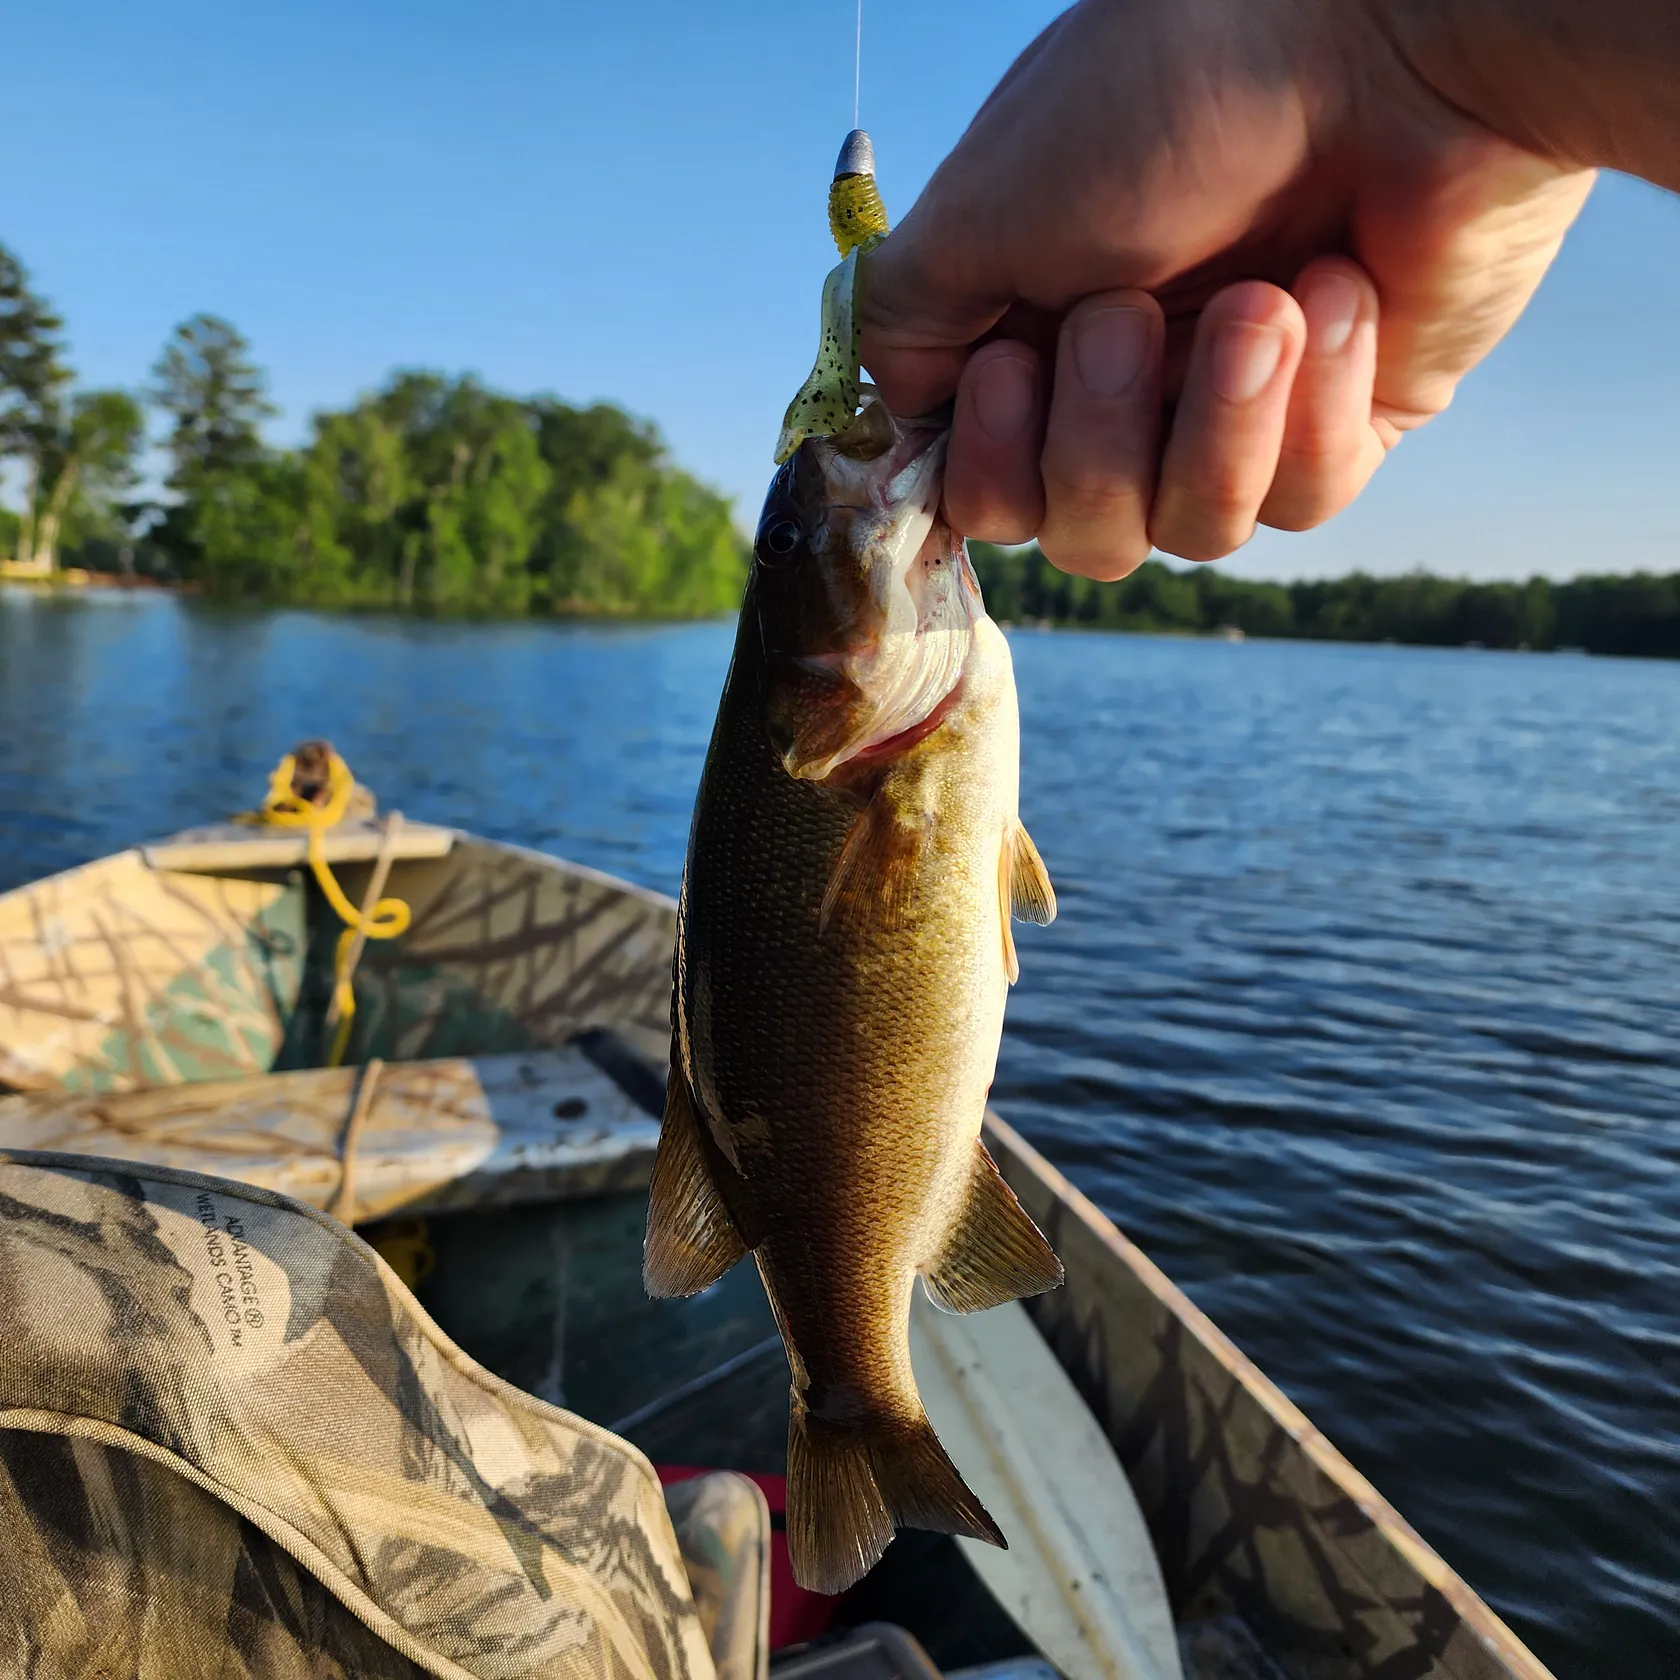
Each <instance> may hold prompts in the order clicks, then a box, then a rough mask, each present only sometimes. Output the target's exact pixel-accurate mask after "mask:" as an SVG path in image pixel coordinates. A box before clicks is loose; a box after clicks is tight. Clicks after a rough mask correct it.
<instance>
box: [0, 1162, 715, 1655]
mask: <svg viewBox="0 0 1680 1680" xmlns="http://www.w3.org/2000/svg"><path fill="white" fill-rule="evenodd" d="M21 1433H28V1434H35V1435H39V1436H44V1437H48V1438H51V1439H49V1441H47V1442H42V1443H39V1444H35V1443H29V1442H22V1443H20V1441H19V1439H18V1436H19V1434H21ZM0 1442H3V1443H4V1451H3V1453H0V1470H3V1472H4V1474H3V1475H0V1557H3V1558H4V1559H5V1563H4V1565H3V1566H0V1583H3V1587H0V1595H3V1596H0V1667H3V1668H4V1669H5V1671H6V1672H8V1673H17V1674H20V1675H27V1676H30V1677H32V1680H59V1677H60V1676H68V1675H83V1674H86V1675H88V1676H90V1677H91V1676H92V1675H95V1674H100V1675H112V1676H114V1675H117V1674H121V1675H124V1676H127V1675H131V1674H137V1673H138V1674H141V1675H147V1676H156V1677H157V1680H163V1677H165V1676H168V1677H169V1680H174V1677H175V1676H196V1675H199V1674H203V1675H205V1676H207V1677H208V1676H211V1675H214V1676H216V1677H217V1680H237V1677H241V1676H246V1675H249V1676H252V1677H256V1676H262V1677H263V1680H268V1677H269V1676H286V1677H287V1680H290V1677H291V1676H293V1675H298V1676H302V1675H311V1676H314V1675H336V1674H339V1673H356V1674H372V1675H376V1676H380V1677H383V1676H385V1675H393V1676H395V1675H405V1676H406V1675H408V1674H410V1673H415V1672H418V1673H424V1674H434V1675H442V1676H450V1677H452V1680H466V1677H474V1680H527V1677H529V1680H538V1677H542V1680H549V1677H553V1680H712V1676H713V1665H712V1661H711V1657H710V1654H709V1652H708V1650H707V1647H706V1642H705V1637H704V1631H703V1628H702V1625H701V1622H700V1618H699V1616H698V1614H697V1613H696V1610H695V1607H694V1602H693V1599H692V1596H691V1594H690V1589H689V1585H688V1580H687V1576H686V1573H685V1570H684V1566H683V1561H682V1557H681V1555H680V1552H679V1549H678V1545H677V1540H676V1536H675V1534H674V1532H673V1530H672V1526H671V1521H670V1518H669V1516H668V1515H667V1513H666V1508H665V1503H664V1499H663V1496H662V1494H661V1490H660V1487H659V1483H658V1480H657V1478H656V1477H655V1475H654V1473H653V1470H652V1467H651V1466H650V1465H649V1464H648V1463H647V1461H646V1459H644V1458H643V1457H642V1456H641V1454H640V1453H638V1452H637V1451H636V1450H635V1449H634V1448H633V1447H631V1446H629V1445H628V1444H627V1443H625V1442H623V1441H621V1440H619V1439H618V1438H617V1437H615V1436H613V1435H610V1434H608V1433H607V1432H606V1431H605V1430H603V1429H599V1428H597V1427H596V1426H594V1425H593V1424H590V1423H587V1422H585V1421H584V1420H583V1419H581V1418H577V1417H573V1416H571V1415H569V1414H567V1413H565V1412H561V1411H559V1410H557V1409H556V1408H554V1407H552V1406H548V1405H544V1404H543V1403H542V1402H540V1401H537V1400H534V1399H531V1398H530V1397H528V1396H526V1395H524V1394H521V1393H520V1392H519V1391H518V1390H517V1389H514V1388H512V1387H510V1386H509V1385H508V1384H506V1383H503V1382H501V1381H500V1380H499V1379H497V1378H496V1377H493V1376H491V1375H490V1374H489V1373H488V1372H486V1371H484V1370H483V1369H482V1368H480V1367H479V1366H477V1365H476V1364H474V1363H473V1362H472V1361H471V1360H469V1359H468V1358H467V1357H466V1356H465V1355H464V1354H462V1353H461V1351H460V1350H459V1349H458V1348H456V1347H455V1346H454V1345H453V1344H452V1343H450V1342H449V1341H448V1340H447V1339H446V1338H445V1337H444V1336H443V1335H442V1333H441V1332H440V1331H439V1330H438V1329H437V1327H436V1326H435V1325H434V1324H433V1323H432V1322H431V1321H430V1319H429V1318H427V1317H426V1315H425V1313H424V1312H423V1311H422V1310H421V1309H420V1308H419V1306H418V1305H417V1304H416V1303H415V1302H414V1300H413V1298H412V1297H411V1296H409V1295H408V1293H407V1291H406V1290H405V1289H404V1288H403V1287H402V1285H401V1284H400V1283H399V1282H398V1281H397V1279H396V1278H395V1276H394V1275H393V1274H392V1273H391V1272H390V1271H389V1269H388V1268H387V1267H385V1265H384V1264H383V1262H381V1261H380V1260H379V1258H378V1256H377V1255H375V1254H374V1252H373V1251H372V1250H371V1249H370V1248H368V1247H367V1246H366V1245H365V1244H364V1243H362V1242H361V1241H360V1240H358V1239H357V1238H356V1237H354V1236H353V1235H352V1234H351V1233H350V1232H348V1231H347V1230H345V1229H344V1227H343V1226H341V1225H339V1224H337V1223H336V1222H335V1221H333V1220H331V1219H329V1218H327V1217H326V1216H325V1215H323V1214H320V1213H318V1212H316V1211H315V1210H314V1209H311V1208H307V1207H304V1206H302V1205H301V1204H299V1203H296V1202H291V1201H288V1200H286V1199H285V1198H283V1197H280V1196H277V1195H274V1194H273V1193H271V1192H268V1191H264V1190H259V1189H255V1188H252V1187H249V1186H244V1185H237V1184H232V1183H228V1182H226V1181H224V1180H219V1179H211V1178H205V1177H202V1176H200V1175H197V1174H193V1173H185V1172H175V1171H171V1170H168V1169H165V1168H161V1167H142V1166H135V1165H133V1164H130V1163H122V1162H113V1161H98V1160H92V1159H89V1158H87V1157H84V1156H71V1155H51V1154H34V1153H24V1152H17V1151H0ZM51 1484H56V1486H54V1485H51ZM183 1484H186V1485H183ZM199 1495H202V1497H197V1496H199ZM234 1519H237V1521H235V1520H234ZM259 1535H260V1536H261V1537H262V1539H260V1540H259V1538H258V1536H259ZM265 1542H267V1543H265ZM288 1560H295V1565H300V1566H301V1568H298V1567H294V1563H293V1561H288ZM306 1575H307V1576H308V1577H310V1578H312V1580H313V1582H316V1583H319V1584H320V1586H322V1587H324V1588H325V1589H326V1591H327V1593H329V1594H330V1596H331V1598H332V1599H333V1600H334V1601H335V1603H336V1604H337V1605H338V1606H339V1607H341V1608H342V1609H343V1610H347V1611H349V1612H350V1613H351V1616H353V1617H354V1618H355V1620H357V1621H359V1622H360V1623H362V1624H363V1625H364V1627H365V1629H366V1630H368V1631H369V1632H371V1634H372V1635H374V1636H377V1637H376V1638H375V1639H374V1640H372V1641H369V1640H368V1639H367V1638H366V1637H365V1634H363V1633H359V1632H357V1631H356V1630H355V1629H354V1628H352V1627H351V1626H350V1624H349V1619H348V1618H346V1617H344V1616H342V1615H340V1614H339V1613H338V1611H336V1610H334V1609H332V1608H331V1607H329V1606H328V1605H327V1603H326V1600H325V1598H324V1597H322V1595H321V1594H320V1593H319V1592H318V1591H317V1590H316V1588H315V1587H314V1586H313V1585H311V1584H309V1583H308V1582H306V1580H305V1576H306ZM124 1618H126V1619H127V1620H128V1621H129V1623H130V1624H136V1623H144V1624H146V1625H145V1626H135V1625H131V1626H130V1628H129V1630H128V1631H127V1632H120V1631H117V1630H116V1629H115V1627H114V1623H115V1622H116V1621H118V1620H119V1619H124ZM113 1640H114V1641H115V1642H116V1645H115V1648H114V1649H110V1650H108V1649H107V1647H108V1646H109V1645H110V1642H111V1641H113ZM381 1644H383V1645H384V1646H385V1647H388V1652H387V1653H383V1654H382V1653H380V1652H379V1646H380V1645H381ZM169 1646H175V1647H177V1648H176V1649H173V1650H170V1649H166V1647H169ZM370 1651H371V1652H372V1653H373V1655H371V1656H370V1655H369V1654H368V1653H369V1652H370ZM146 1652H152V1653H153V1654H154V1656H155V1659H156V1660H153V1661H151V1662H150V1664H149V1665H148V1662H147V1661H142V1660H137V1654H144V1653H146ZM397 1658H400V1659H404V1660H405V1661H406V1663H407V1664H408V1665H411V1666H404V1661H396V1660H394V1659H397ZM732 1680H734V1677H733V1676H732Z"/></svg>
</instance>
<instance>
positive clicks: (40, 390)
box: [0, 246, 71, 561]
mask: <svg viewBox="0 0 1680 1680" xmlns="http://www.w3.org/2000/svg"><path fill="white" fill-rule="evenodd" d="M63 334H64V322H63V320H62V319H61V318H60V317H59V315H58V314H57V313H56V311H54V310H53V309H52V307H51V306H50V305H49V304H48V303H47V302H46V300H45V299H44V298H42V297H41V296H40V294H39V293H37V292H36V291H35V289H34V288H33V286H31V284H30V281H29V274H28V271H27V270H26V269H25V268H24V266H23V264H22V263H21V262H19V261H18V259H17V258H16V257H15V256H14V255H13V254H12V253H11V252H10V251H9V250H7V249H6V248H5V247H4V246H0V457H11V458H12V459H14V460H18V461H21V462H22V463H23V469H24V488H23V514H22V517H21V519H20V521H19V526H18V531H17V535H16V538H15V546H16V556H17V558H18V559H19V560H24V561H27V560H31V559H33V558H34V551H35V515H36V507H37V503H38V501H39V498H40V494H41V476H42V470H43V465H44V462H43V457H44V456H45V455H46V453H47V451H48V450H49V449H50V447H51V445H52V440H53V439H54V437H55V436H56V435H57V433H58V431H59V428H60V427H61V426H62V425H63V420H64V400H65V391H66V388H67V387H68V385H69V383H70V377H71V375H70V369H69V367H68V366H67V365H66V364H65V361H64V338H63Z"/></svg>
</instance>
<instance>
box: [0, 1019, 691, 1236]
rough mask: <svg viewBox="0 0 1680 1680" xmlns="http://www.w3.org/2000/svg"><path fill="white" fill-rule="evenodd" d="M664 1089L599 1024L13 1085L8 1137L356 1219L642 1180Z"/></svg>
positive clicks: (4, 1122) (0, 1140)
mask: <svg viewBox="0 0 1680 1680" xmlns="http://www.w3.org/2000/svg"><path fill="white" fill-rule="evenodd" d="M663 1099H664V1069H663V1068H660V1069H654V1068H653V1067H651V1066H650V1065H649V1063H648V1062H647V1061H646V1060H645V1058H643V1057H641V1056H639V1055H638V1054H637V1053H636V1052H634V1051H632V1050H631V1049H629V1047H628V1046H626V1045H624V1044H623V1043H622V1042H621V1041H619V1040H618V1039H616V1038H615V1037H614V1036H613V1035H612V1034H609V1033H605V1032H594V1033H586V1034H584V1035H582V1036H581V1037H580V1038H578V1039H575V1040H573V1041H572V1042H571V1043H570V1044H567V1045H565V1046H563V1047H561V1048H560V1049H558V1050H533V1051H524V1052H520V1053H517V1054H512V1055H500V1056H475V1057H465V1056H452V1057H442V1058H438V1059H435V1060H430V1061H419V1062H401V1063H397V1062H384V1063H378V1064H370V1065H369V1066H368V1067H367V1068H353V1067H346V1068H307V1069H303V1070H300V1071H298V1072H295V1073H272V1074H255V1075H251V1076H250V1077H247V1078H243V1079H216V1080H206V1081H203V1082H201V1083H198V1084H191V1085H174V1086H168V1087H165V1088H162V1089H158V1090H148V1091H123V1092H111V1091H103V1092H85V1091H31V1092H26V1093H22V1094H19V1095H16V1096H10V1097H0V1148H7V1149H47V1150H60V1151H64V1152H66V1153H70V1154H76V1155H98V1156H104V1157H108V1158H110V1159H113V1160H125V1161H142V1162H148V1163H155V1164H157V1165H160V1166H169V1167H178V1168H181V1169H183V1170H185V1171H189V1172H207V1173H211V1174H213V1175H215V1176H217V1177H221V1178H236V1179H239V1180H240V1181H241V1182H243V1183H246V1184H258V1185H261V1186H263V1187H264V1188H265V1189H269V1190H276V1191H279V1192H280V1193H281V1194H282V1195H286V1196H292V1197H294V1198H296V1200H298V1201H300V1202H307V1203H308V1204H309V1205H310V1206H311V1207H318V1208H323V1209H330V1210H331V1211H333V1212H335V1213H337V1214H338V1216H339V1217H340V1218H341V1219H344V1221H345V1223H347V1224H355V1223H358V1222H361V1221H364V1220H372V1219H379V1218H384V1217H387V1216H389V1215H392V1214H396V1213H403V1214H418V1213H437V1212H442V1211H444V1210H446V1209H457V1208H473V1207H507V1206H513V1205H517V1204H522V1203H532V1202H554V1201H565V1200H571V1199H576V1198H581V1197H584V1196H597V1195H605V1194H608V1193H610V1192H613V1191H618V1190H636V1189H640V1188H641V1187H642V1186H644V1185H645V1184H646V1183H647V1180H648V1176H649V1174H650V1173H651V1172H652V1170H653V1155H654V1150H655V1148H656V1146H657V1144H658V1142H659V1113H660V1109H661V1107H662V1105H663ZM358 1109H360V1111H361V1112H360V1117H359V1120H358V1123H357V1126H356V1130H355V1136H354V1139H353V1154H354V1162H355V1164H354V1172H353V1177H354V1187H353V1202H354V1205H353V1206H345V1205H344V1204H343V1202H342V1201H341V1192H342V1191H343V1190H344V1188H345V1168H344V1146H345V1141H346V1132H347V1128H348V1127H349V1124H350V1120H351V1116H352V1115H353V1114H356V1113H357V1110H358Z"/></svg>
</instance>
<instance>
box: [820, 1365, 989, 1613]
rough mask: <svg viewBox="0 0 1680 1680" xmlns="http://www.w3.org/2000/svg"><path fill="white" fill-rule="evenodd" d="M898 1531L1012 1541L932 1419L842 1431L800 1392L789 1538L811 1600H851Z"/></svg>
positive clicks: (857, 1425) (866, 1423) (850, 1425)
mask: <svg viewBox="0 0 1680 1680" xmlns="http://www.w3.org/2000/svg"><path fill="white" fill-rule="evenodd" d="M895 1528H928V1529H932V1530H933V1531H934V1532H935V1533H936V1534H962V1535H966V1536H968V1537H969V1538H970V1539H973V1540H986V1541H989V1542H990V1543H991V1544H992V1545H994V1546H1001V1547H1003V1549H1004V1550H1005V1551H1007V1550H1008V1549H1009V1543H1008V1541H1006V1540H1005V1539H1004V1537H1003V1531H1002V1530H1001V1529H1000V1528H999V1527H998V1525H997V1524H996V1523H995V1522H993V1521H992V1518H991V1515H990V1513H989V1512H988V1511H987V1510H986V1507H985V1506H984V1505H982V1504H981V1503H980V1501H979V1500H978V1499H977V1498H976V1497H975V1495H974V1493H973V1491H972V1490H971V1489H970V1488H969V1486H968V1484H967V1483H966V1482H964V1481H963V1479H962V1476H961V1474H960V1473H959V1472H958V1470H957V1467H956V1466H955V1465H954V1464H952V1462H951V1460H950V1458H949V1456H948V1455H947V1454H946V1451H945V1449H944V1448H943V1447H942V1446H941V1445H940V1444H939V1437H938V1436H937V1435H935V1434H934V1432H933V1425H932V1424H931V1423H929V1422H928V1420H927V1415H926V1414H925V1413H923V1414H922V1415H921V1416H920V1417H919V1418H918V1419H917V1420H916V1421H915V1422H913V1423H910V1422H907V1421H906V1420H904V1419H902V1418H892V1419H875V1420H872V1419H869V1418H863V1419H860V1420H858V1421H856V1422H847V1423H834V1422H830V1421H829V1420H827V1419H825V1418H820V1417H818V1416H816V1415H815V1414H813V1413H811V1412H808V1411H807V1410H806V1407H805V1402H804V1400H803V1399H802V1398H801V1397H800V1394H799V1391H798V1390H797V1389H795V1390H794V1391H793V1401H792V1406H791V1408H790V1410H789V1413H788V1480H787V1539H788V1561H789V1563H791V1564H792V1565H793V1578H794V1580H795V1581H797V1582H798V1583H799V1585H800V1586H802V1587H803V1588H804V1589H805V1590H806V1591H807V1592H819V1593H839V1592H844V1591H845V1590H846V1589H847V1588H848V1587H849V1586H851V1585H852V1584H853V1583H854V1582H856V1581H858V1580H860V1579H861V1578H862V1577H863V1576H864V1575H865V1574H867V1573H868V1571H869V1569H870V1568H871V1566H872V1565H873V1564H874V1563H875V1561H876V1559H878V1558H879V1557H880V1555H881V1554H882V1553H883V1552H884V1551H885V1550H886V1549H887V1543H888V1541H890V1540H891V1539H892V1537H893V1530H894V1529H895Z"/></svg>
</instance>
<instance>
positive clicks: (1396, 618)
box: [969, 543, 1680, 659]
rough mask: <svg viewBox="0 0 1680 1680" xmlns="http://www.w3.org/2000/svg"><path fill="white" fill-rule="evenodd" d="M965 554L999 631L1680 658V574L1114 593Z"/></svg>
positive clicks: (1149, 575)
mask: <svg viewBox="0 0 1680 1680" xmlns="http://www.w3.org/2000/svg"><path fill="white" fill-rule="evenodd" d="M969 546H970V551H971V553H972V555H973V558H974V568H975V571H976V573H977V574H978V576H979V579H980V586H981V589H982V591H983V592H984V594H985V597H986V607H987V610H988V611H989V612H990V613H991V615H992V617H993V618H995V619H998V620H1000V621H1006V622H1007V621H1013V622H1017V623H1019V622H1025V621H1033V622H1038V623H1050V624H1070V625H1084V626H1087V627H1089V628H1092V629H1109V630H1139V631H1166V632H1176V633H1178V634H1181V635H1197V634H1213V633H1216V632H1218V631H1220V630H1224V629H1235V630H1241V631H1242V632H1243V633H1244V634H1245V635H1249V636H1279V637H1299V638H1301V639H1303V640H1312V641H1332V642H1389V641H1392V642H1408V643H1412V644H1414V645H1420V646H1425V647H1462V646H1465V645H1466V644H1469V645H1475V646H1481V647H1490V648H1533V649H1536V650H1549V649H1555V648H1582V649H1585V650H1586V651H1587V652H1589V653H1605V654H1629V655H1639V656H1643V657H1646V658H1666V659H1675V658H1680V573H1673V574H1667V575H1655V574H1652V573H1649V572H1635V573H1632V574H1625V575H1604V576H1584V577H1578V578H1574V579H1572V580H1571V581H1570V582H1568V583H1552V582H1549V581H1548V580H1547V579H1545V578H1541V577H1535V578H1530V579H1528V581H1527V582H1525V583H1471V582H1468V581H1465V580H1462V579H1454V578H1442V577H1435V576H1433V575H1431V574H1430V573H1427V572H1421V571H1420V572H1409V573H1407V574H1405V575H1404V576H1401V577H1380V578H1379V577H1370V576H1368V575H1366V574H1365V573H1363V572H1355V573H1353V574H1352V575H1351V576H1348V577H1342V578H1333V579H1326V580H1318V581H1312V582H1303V583H1251V582H1247V581H1245V580H1243V579H1241V578H1234V577H1231V576H1230V575H1229V574H1228V573H1225V572H1221V571H1218V570H1216V569H1215V568H1213V567H1211V566H1196V567H1192V568H1191V569H1190V570H1188V571H1177V570H1175V569H1174V568H1172V567H1170V566H1166V565H1163V564H1162V563H1161V562H1160V561H1159V560H1150V561H1146V562H1145V563H1144V564H1143V565H1142V566H1141V567H1139V568H1138V570H1137V571H1135V572H1133V573H1132V575H1131V576H1130V577H1128V578H1124V579H1122V580H1121V581H1120V582H1118V583H1097V582H1094V581H1093V580H1092V579H1090V578H1078V577H1069V576H1068V575H1067V574H1066V573H1065V572H1059V571H1057V570H1056V568H1055V567H1054V566H1052V565H1051V564H1050V562H1049V561H1048V560H1046V559H1045V558H1044V556H1043V554H1041V553H1040V552H1039V550H1038V548H1037V547H1036V546H1032V547H1028V548H1019V549H1001V548H993V547H991V546H990V545H988V544H985V543H971V544H970V545H969Z"/></svg>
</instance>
